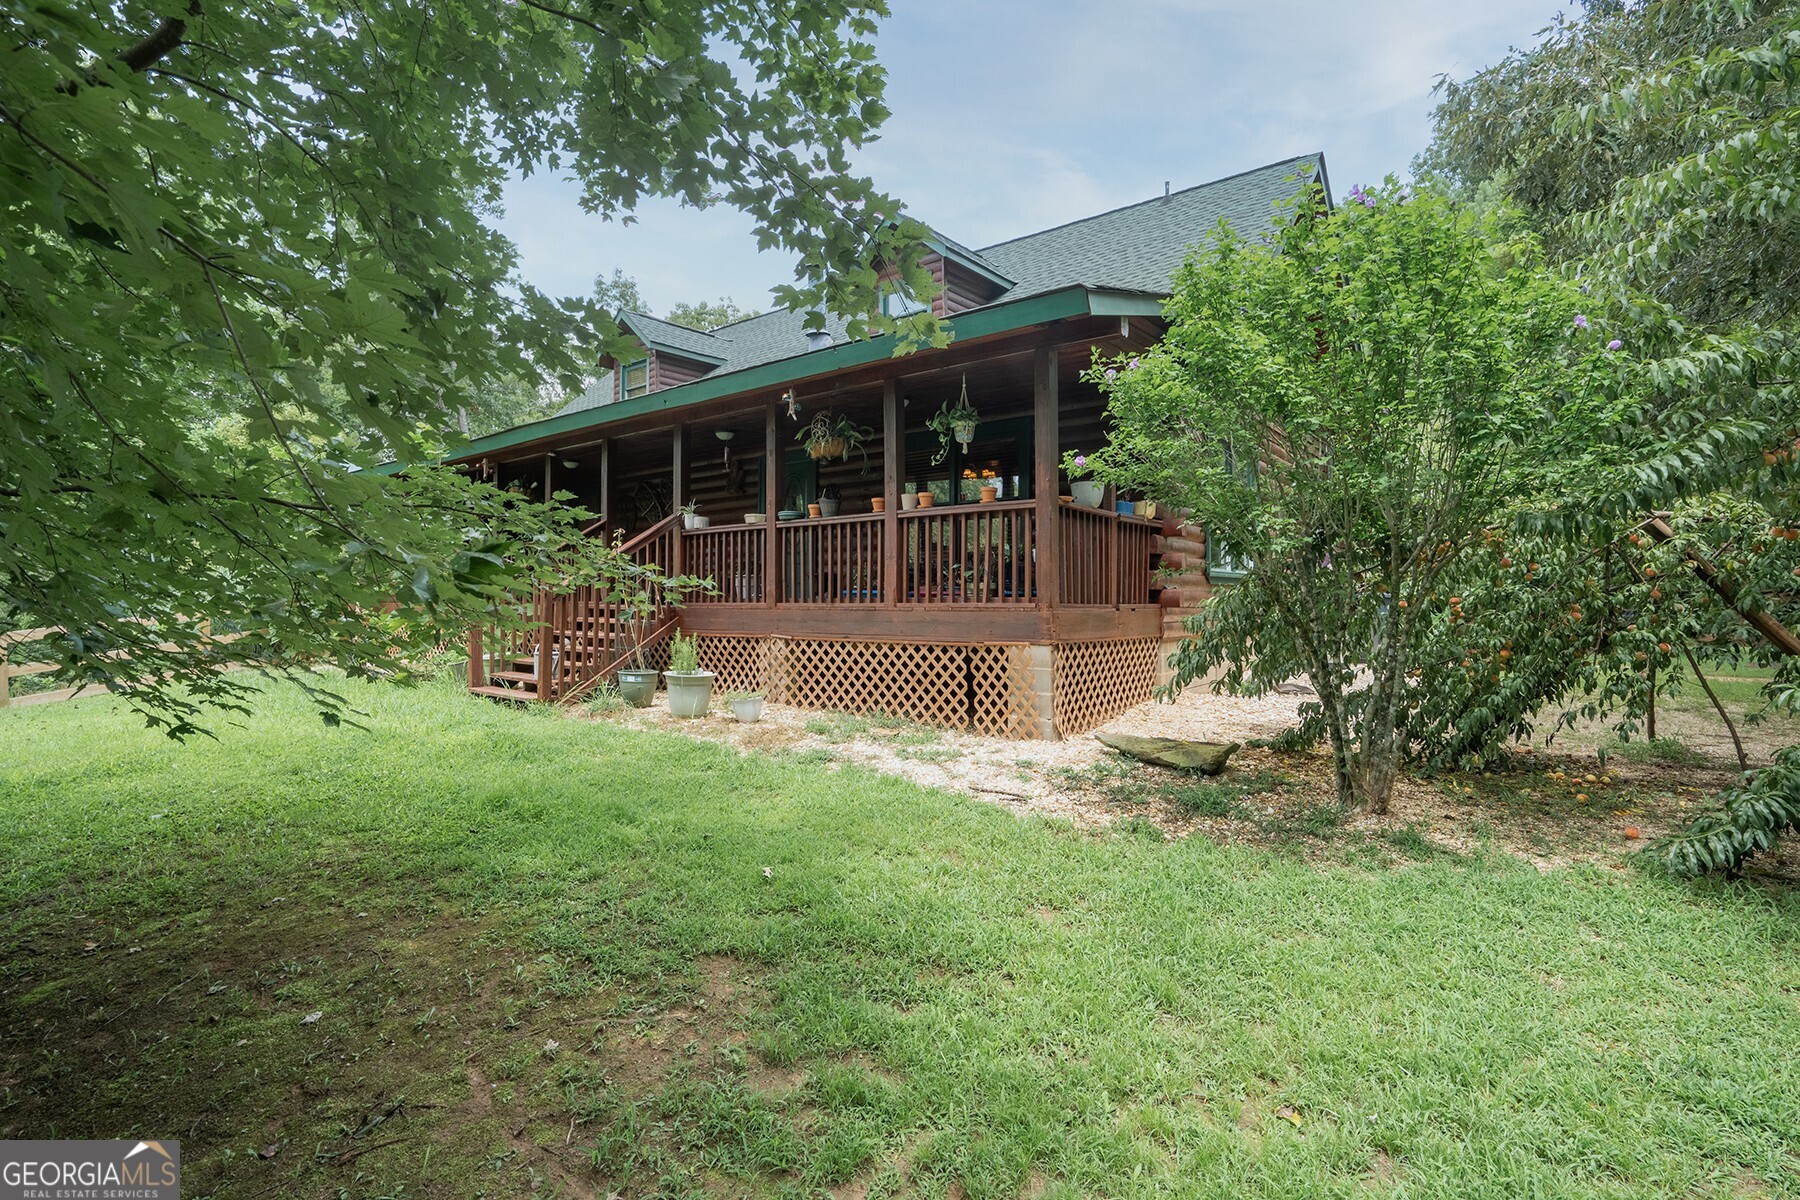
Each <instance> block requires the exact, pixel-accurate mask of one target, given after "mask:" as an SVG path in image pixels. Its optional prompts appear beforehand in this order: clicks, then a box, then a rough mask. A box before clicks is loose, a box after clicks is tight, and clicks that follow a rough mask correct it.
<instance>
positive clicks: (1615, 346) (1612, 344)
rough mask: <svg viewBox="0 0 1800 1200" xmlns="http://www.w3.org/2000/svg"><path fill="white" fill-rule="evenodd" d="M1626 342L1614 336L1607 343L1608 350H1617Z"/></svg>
mask: <svg viewBox="0 0 1800 1200" xmlns="http://www.w3.org/2000/svg"><path fill="white" fill-rule="evenodd" d="M1624 344H1625V343H1624V342H1621V341H1620V340H1619V339H1618V338H1614V339H1613V340H1612V341H1610V342H1608V343H1606V348H1607V349H1608V350H1617V349H1618V348H1619V347H1620V346H1623V345H1624Z"/></svg>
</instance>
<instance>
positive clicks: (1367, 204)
mask: <svg viewBox="0 0 1800 1200" xmlns="http://www.w3.org/2000/svg"><path fill="white" fill-rule="evenodd" d="M1362 203H1363V207H1364V208H1374V207H1375V197H1373V196H1371V195H1369V194H1368V193H1367V192H1365V193H1363V198H1362Z"/></svg>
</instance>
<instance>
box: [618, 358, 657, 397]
mask: <svg viewBox="0 0 1800 1200" xmlns="http://www.w3.org/2000/svg"><path fill="white" fill-rule="evenodd" d="M619 379H620V386H621V392H620V397H621V399H625V400H635V399H637V398H638V397H639V396H648V395H649V394H650V360H649V359H648V358H640V359H638V360H637V361H635V362H628V363H626V364H625V367H624V370H623V372H622V373H621V374H620V376H619Z"/></svg>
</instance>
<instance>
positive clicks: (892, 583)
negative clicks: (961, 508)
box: [881, 379, 906, 608]
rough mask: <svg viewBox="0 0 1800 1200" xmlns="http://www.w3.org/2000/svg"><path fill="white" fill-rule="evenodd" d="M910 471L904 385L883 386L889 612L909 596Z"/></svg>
mask: <svg viewBox="0 0 1800 1200" xmlns="http://www.w3.org/2000/svg"><path fill="white" fill-rule="evenodd" d="M905 469H906V422H905V420H904V419H903V418H902V415H901V411H900V385H899V384H898V383H897V382H896V381H894V380H892V379H889V380H888V381H887V382H885V383H883V384H882V385H881V494H882V495H883V496H886V497H887V503H886V504H884V505H882V509H883V513H884V515H883V517H882V521H881V547H882V549H881V581H882V588H881V602H882V603H883V604H884V605H886V606H887V607H889V608H892V607H894V606H895V605H896V604H899V603H900V600H901V598H902V597H903V596H905V594H906V577H905V575H904V574H903V570H904V568H905V565H906V555H905V553H904V552H903V549H904V548H903V547H902V546H901V545H900V513H899V511H898V510H899V508H900V484H901V483H902V482H903V481H902V480H901V478H900V476H901V473H902V472H904V471H905Z"/></svg>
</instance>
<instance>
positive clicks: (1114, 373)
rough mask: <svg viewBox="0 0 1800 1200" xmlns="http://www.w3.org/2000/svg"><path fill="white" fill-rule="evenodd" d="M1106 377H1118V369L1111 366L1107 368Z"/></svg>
mask: <svg viewBox="0 0 1800 1200" xmlns="http://www.w3.org/2000/svg"><path fill="white" fill-rule="evenodd" d="M1106 377H1107V378H1108V379H1117V378H1118V377H1119V373H1118V372H1117V371H1115V370H1113V369H1112V368H1111V367H1108V368H1106Z"/></svg>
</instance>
